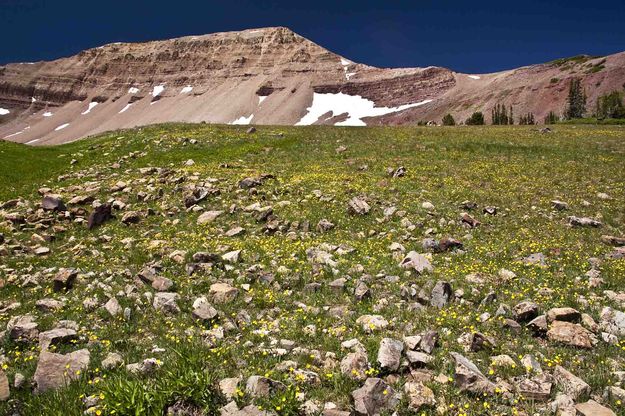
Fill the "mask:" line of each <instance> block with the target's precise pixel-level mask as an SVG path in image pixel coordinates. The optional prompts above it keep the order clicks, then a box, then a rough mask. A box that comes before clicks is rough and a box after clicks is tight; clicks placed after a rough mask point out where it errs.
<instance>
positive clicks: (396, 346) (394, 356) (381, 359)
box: [378, 338, 404, 372]
mask: <svg viewBox="0 0 625 416" xmlns="http://www.w3.org/2000/svg"><path fill="white" fill-rule="evenodd" d="M403 350H404V344H403V343H402V342H401V341H398V340H396V339H392V338H383V339H382V341H381V342H380V349H379V350H378V364H380V368H382V370H385V371H389V372H393V371H397V369H398V368H399V364H400V362H401V353H402V351H403Z"/></svg>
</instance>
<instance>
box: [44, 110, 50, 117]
mask: <svg viewBox="0 0 625 416" xmlns="http://www.w3.org/2000/svg"><path fill="white" fill-rule="evenodd" d="M43 116H44V117H52V113H51V112H49V111H46V112H45V113H43Z"/></svg>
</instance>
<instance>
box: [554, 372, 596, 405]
mask: <svg viewBox="0 0 625 416" xmlns="http://www.w3.org/2000/svg"><path fill="white" fill-rule="evenodd" d="M553 378H554V380H555V382H556V384H557V385H558V386H559V387H560V389H562V391H563V392H564V393H565V394H567V395H569V396H571V397H572V398H573V400H577V398H578V397H579V396H581V395H583V394H588V393H590V386H589V385H588V384H586V382H585V381H584V380H582V379H581V378H579V377H577V376H575V375H574V374H573V373H571V372H569V371H567V370H566V369H565V368H564V367H562V366H559V365H558V366H556V368H555V370H554V372H553Z"/></svg>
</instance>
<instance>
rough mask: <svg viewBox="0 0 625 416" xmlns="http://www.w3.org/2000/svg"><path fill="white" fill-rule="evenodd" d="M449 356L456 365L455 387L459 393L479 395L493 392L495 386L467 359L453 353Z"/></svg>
mask: <svg viewBox="0 0 625 416" xmlns="http://www.w3.org/2000/svg"><path fill="white" fill-rule="evenodd" d="M449 354H450V355H451V358H452V359H453V360H454V362H455V364H456V368H455V380H456V386H457V387H458V388H459V389H460V390H461V391H466V392H469V393H473V394H480V395H481V394H493V393H494V392H495V385H494V384H493V383H491V382H490V381H489V380H488V379H487V378H486V376H484V374H482V372H481V371H480V370H479V368H477V366H476V365H475V364H473V363H472V362H471V361H469V359H467V358H466V357H464V356H462V355H460V354H458V353H455V352H451V353H449Z"/></svg>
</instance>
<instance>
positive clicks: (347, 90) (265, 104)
mask: <svg viewBox="0 0 625 416" xmlns="http://www.w3.org/2000/svg"><path fill="white" fill-rule="evenodd" d="M593 71H594V72H593ZM573 77H580V78H582V82H583V84H584V86H585V87H586V89H587V91H588V95H589V102H590V103H592V102H594V100H595V99H596V97H597V96H598V95H599V94H602V93H605V92H609V91H611V90H613V89H620V87H621V86H622V84H623V83H625V52H622V53H618V54H614V55H609V56H607V57H599V58H595V57H590V56H588V57H582V58H580V57H574V58H570V59H561V60H556V61H552V62H550V63H545V64H534V65H529V66H524V67H521V68H516V69H511V70H506V71H500V72H495V73H491V74H463V73H460V72H455V71H453V70H450V69H447V68H442V67H436V66H427V67H423V68H378V67H374V66H369V65H366V64H362V63H356V62H353V61H351V60H349V59H346V58H344V57H342V56H340V55H338V54H336V53H334V52H331V51H329V50H327V49H325V48H323V47H322V46H320V45H318V44H316V43H315V42H313V41H311V40H309V39H307V38H305V37H303V36H301V35H298V34H297V33H295V32H293V31H292V30H290V29H288V28H286V27H283V26H277V27H268V28H259V29H248V30H243V31H232V32H219V33H212V34H206V35H192V36H183V37H179V38H173V39H166V40H155V41H149V42H142V43H128V42H124V43H119V42H116V43H110V44H106V45H103V46H99V47H95V48H91V49H87V50H84V51H82V52H80V53H78V54H76V55H73V56H71V57H65V58H59V59H56V60H53V61H41V62H37V63H29V64H26V63H22V64H8V65H4V66H0V109H3V110H4V114H2V112H0V114H2V115H0V138H4V139H7V140H13V141H18V142H21V143H29V144H57V143H63V142H67V141H71V140H76V139H79V138H81V137H85V136H88V135H92V134H97V133H101V132H103V131H107V130H115V129H119V128H129V127H135V126H141V125H146V124H153V123H160V122H168V121H183V122H202V121H204V122H209V123H225V124H228V123H229V124H281V125H294V124H302V121H303V120H307V123H312V124H335V125H383V124H390V125H396V124H414V123H416V122H418V121H421V120H437V121H438V120H440V119H441V118H442V116H443V115H444V114H446V113H448V112H449V113H452V114H453V115H454V117H456V119H457V120H463V119H464V118H465V117H467V116H468V115H469V114H470V113H471V112H473V111H478V110H479V111H484V112H488V111H490V108H491V107H492V106H494V104H495V103H498V102H501V103H503V104H506V105H513V106H514V107H515V113H516V114H523V113H527V112H533V113H534V114H535V116H536V118H537V120H542V117H544V115H546V114H547V113H548V112H549V111H555V112H558V113H561V112H562V109H563V106H564V100H565V97H566V88H567V85H568V84H567V80H568V79H570V78H573ZM554 80H556V81H555V82H554ZM350 110H351V111H350ZM352 113H354V114H352ZM312 115H318V117H316V118H314V117H312Z"/></svg>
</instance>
